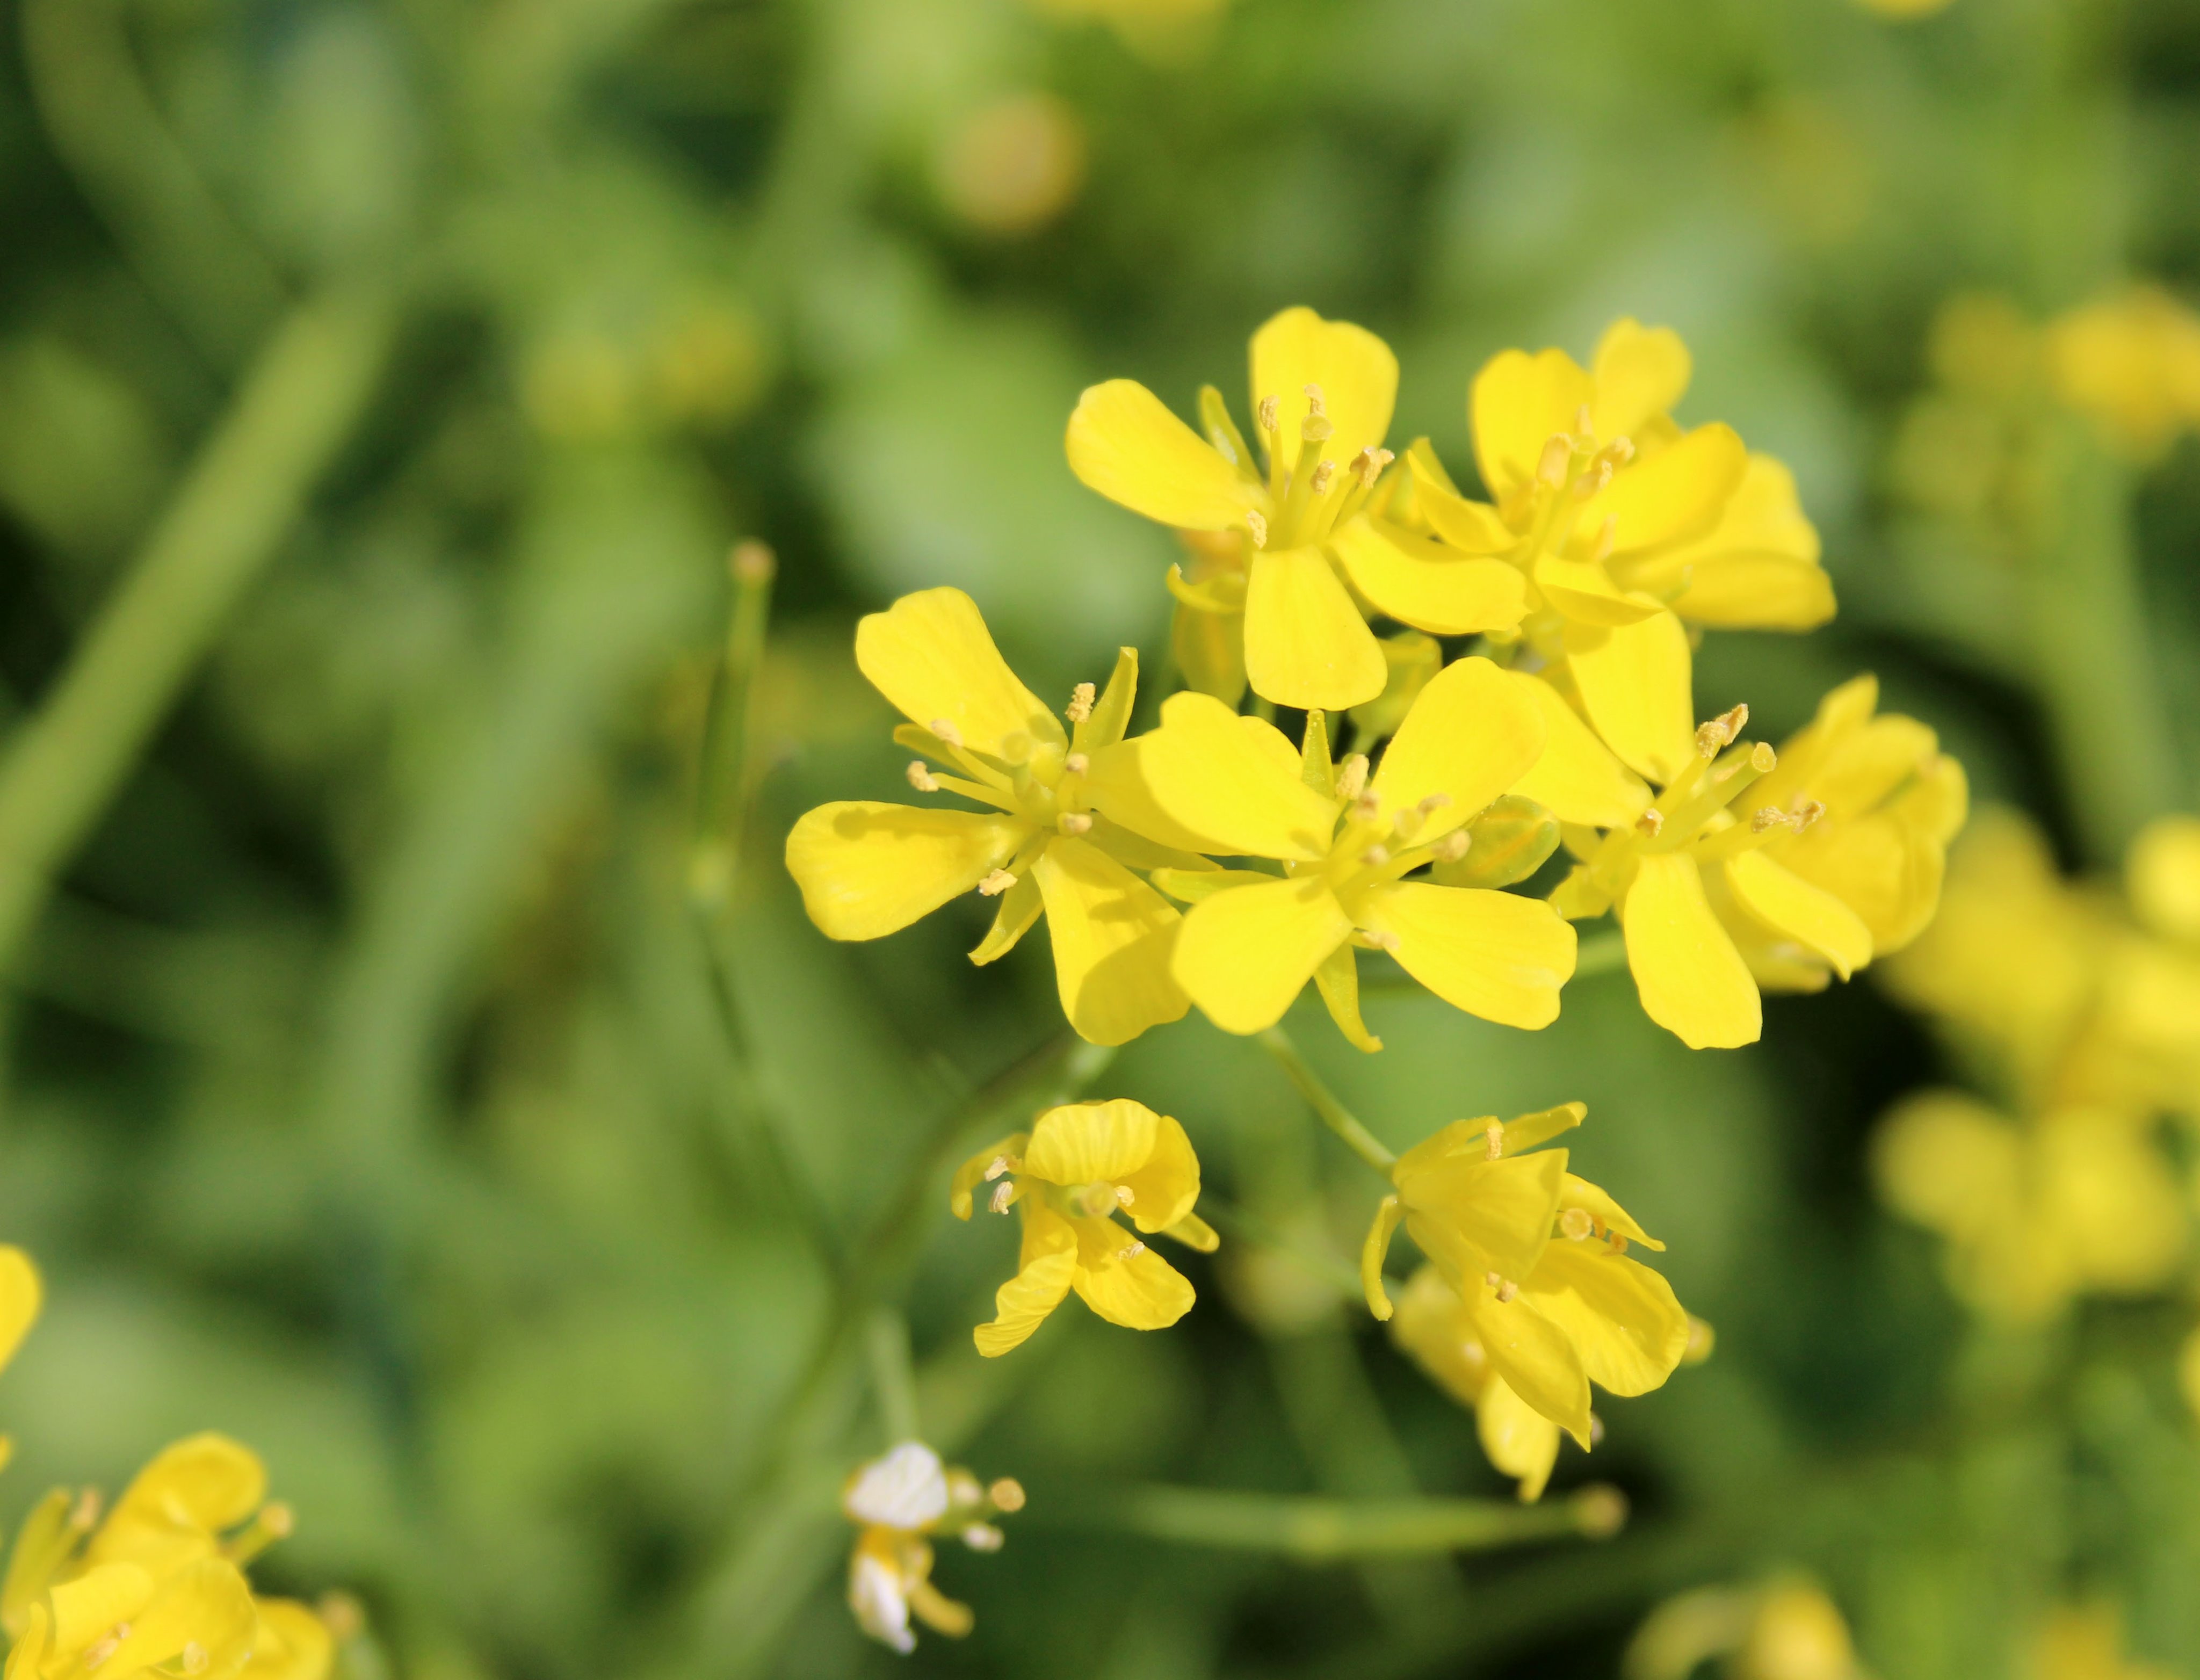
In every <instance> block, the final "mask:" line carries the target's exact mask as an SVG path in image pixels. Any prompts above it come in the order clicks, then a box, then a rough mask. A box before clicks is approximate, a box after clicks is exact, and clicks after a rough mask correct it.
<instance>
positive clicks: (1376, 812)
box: [1352, 787, 1383, 822]
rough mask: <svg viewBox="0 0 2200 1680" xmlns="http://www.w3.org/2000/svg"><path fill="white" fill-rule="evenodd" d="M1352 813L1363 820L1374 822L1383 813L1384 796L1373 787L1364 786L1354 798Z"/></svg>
mask: <svg viewBox="0 0 2200 1680" xmlns="http://www.w3.org/2000/svg"><path fill="white" fill-rule="evenodd" d="M1352 814H1353V815H1354V816H1355V817H1358V818H1359V819H1360V821H1361V822H1373V821H1374V820H1375V819H1376V818H1377V817H1380V816H1381V815H1382V814H1383V796H1382V795H1381V794H1379V793H1377V792H1376V791H1375V790H1374V789H1373V788H1372V787H1362V788H1361V789H1360V792H1359V793H1358V794H1357V795H1355V798H1354V799H1353V801H1352Z"/></svg>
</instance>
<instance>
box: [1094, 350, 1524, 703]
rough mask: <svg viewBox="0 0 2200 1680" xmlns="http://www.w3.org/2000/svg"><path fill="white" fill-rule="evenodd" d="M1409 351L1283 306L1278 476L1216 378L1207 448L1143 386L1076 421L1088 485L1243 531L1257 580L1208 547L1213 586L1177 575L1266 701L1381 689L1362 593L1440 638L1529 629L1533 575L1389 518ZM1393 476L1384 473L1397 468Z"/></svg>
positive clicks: (1180, 523)
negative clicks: (1394, 440) (1394, 413)
mask: <svg viewBox="0 0 2200 1680" xmlns="http://www.w3.org/2000/svg"><path fill="white" fill-rule="evenodd" d="M1397 390H1398V362H1397V358H1396V357H1395V356H1394V355H1392V354H1390V347H1389V346H1387V345H1386V344H1384V342H1383V341H1382V340H1381V339H1379V338H1378V337H1375V336H1374V335H1373V334H1372V333H1371V332H1368V331H1366V330H1364V329H1363V328H1360V327H1357V326H1353V325H1349V324H1348V323H1346V322H1343V321H1325V320H1324V319H1322V318H1321V317H1320V316H1319V315H1317V314H1315V313H1314V311H1313V310H1311V309H1305V308H1296V309H1286V310H1285V311H1284V313H1281V314H1279V315H1278V316H1276V317H1275V318H1274V319H1272V320H1270V321H1269V322H1268V323H1267V325H1264V326H1262V327H1261V330H1260V331H1258V332H1256V333H1255V334H1254V335H1253V344H1252V400H1253V413H1254V420H1255V431H1256V432H1257V433H1258V435H1259V436H1260V439H1261V450H1262V454H1263V457H1264V459H1265V460H1266V464H1267V465H1266V471H1262V470H1261V466H1260V465H1257V464H1256V463H1255V460H1254V457H1253V452H1252V451H1251V449H1250V448H1248V447H1247V445H1246V442H1245V439H1244V436H1243V434H1242V433H1240V432H1239V431H1238V430H1237V424H1236V423H1235V422H1234V421H1233V420H1232V419H1231V417H1230V412H1229V408H1228V407H1227V405H1226V403H1225V402H1224V401H1223V400H1222V395H1221V393H1220V392H1219V391H1217V390H1216V389H1214V387H1213V386H1211V385H1210V386H1208V387H1207V388H1205V389H1202V391H1201V393H1200V401H1199V408H1200V421H1201V424H1202V427H1203V428H1204V430H1205V432H1206V436H1204V437H1203V438H1202V436H1200V435H1199V434H1198V433H1197V432H1195V431H1193V430H1192V429H1191V427H1190V426H1187V425H1186V424H1185V423H1184V422H1183V421H1181V420H1179V419H1177V417H1176V416H1175V415H1174V414H1173V413H1170V412H1169V410H1168V409H1167V407H1165V406H1164V405H1163V403H1162V402H1161V399H1160V398H1159V397H1157V396H1156V395H1154V394H1153V393H1152V392H1151V391H1150V390H1148V389H1146V388H1145V387H1144V385H1141V384H1138V383H1136V382H1134V381H1132V380H1129V379H1111V380H1109V381H1108V382H1107V383H1105V384H1100V385H1095V386H1093V387H1091V389H1089V390H1087V391H1086V392H1085V394H1084V395H1083V396H1082V397H1081V398H1080V400H1079V401H1078V405H1077V409H1076V412H1075V413H1073V414H1072V415H1071V416H1070V417H1069V427H1068V436H1067V438H1066V447H1067V449H1068V455H1069V464H1070V466H1071V468H1072V469H1073V470H1074V471H1075V472H1076V474H1077V476H1078V477H1080V478H1081V479H1083V480H1084V481H1085V483H1086V484H1087V485H1089V486H1091V488H1092V489H1095V490H1097V491H1098V492H1100V494H1101V495H1104V496H1107V497H1109V499H1110V500H1115V501H1118V502H1120V503H1121V504H1122V505H1123V506H1126V507H1128V508H1131V509H1132V510H1133V511H1134V512H1139V513H1143V514H1144V515H1145V516H1146V517H1147V518H1152V519H1158V520H1160V521H1161V523H1162V524H1168V525H1173V526H1176V527H1178V528H1179V529H1182V530H1193V531H1212V532H1223V531H1229V532H1238V533H1243V536H1244V537H1245V538H1246V540H1247V546H1246V547H1243V549H1241V551H1240V553H1241V555H1242V558H1243V562H1244V564H1243V570H1242V571H1231V570H1228V569H1226V564H1225V560H1226V555H1225V551H1224V550H1222V549H1221V548H1220V547H1216V548H1214V549H1213V550H1210V551H1209V555H1208V558H1209V559H1210V562H1211V563H1210V565H1209V566H1208V568H1207V571H1208V576H1207V577H1205V578H1204V579H1203V580H1202V581H1200V582H1197V583H1195V582H1191V581H1189V580H1187V579H1185V577H1182V576H1181V574H1180V573H1179V572H1178V571H1172V572H1171V574H1170V580H1169V581H1170V588H1171V589H1172V590H1173V593H1174V594H1175V595H1176V597H1177V600H1178V602H1179V605H1180V606H1182V607H1183V608H1185V609H1186V610H1189V611H1191V612H1204V613H1208V614H1211V615H1214V617H1215V618H1217V619H1218V620H1219V621H1220V626H1221V627H1222V628H1220V629H1218V630H1217V631H1215V632H1214V633H1217V634H1221V633H1226V627H1227V626H1228V625H1229V624H1231V623H1237V624H1238V625H1239V626H1240V634H1241V635H1242V637H1243V648H1244V667H1245V672H1246V676H1247V678H1248V680H1249V682H1251V684H1252V687H1253V692H1254V693H1255V694H1259V695H1261V696H1262V697H1263V698H1265V699H1267V700H1273V701H1274V702H1275V703H1276V704H1278V705H1291V706H1302V707H1308V708H1314V707H1319V708H1323V709H1325V710H1330V711H1342V710H1343V709H1345V708H1347V707H1349V706H1355V705H1360V704H1361V703H1363V702H1365V701H1367V700H1373V699H1374V698H1375V697H1376V696H1377V695H1378V694H1381V693H1382V692H1383V688H1384V682H1385V681H1386V679H1387V677H1388V675H1389V667H1388V665H1387V664H1386V662H1385V661H1384V657H1383V651H1382V649H1381V647H1379V646H1378V643H1377V641H1376V639H1375V635H1374V633H1373V632H1372V630H1370V629H1368V628H1367V624H1366V620H1365V618H1363V616H1362V612H1361V608H1360V606H1359V605H1358V604H1357V602H1356V601H1355V594H1357V595H1358V597H1359V598H1360V600H1365V601H1366V603H1367V604H1368V606H1369V607H1370V608H1371V609H1372V610H1373V611H1376V612H1383V613H1387V614H1389V615H1390V617H1391V618H1396V619H1398V620H1400V621H1401V623H1407V624H1410V625H1413V627H1415V628H1416V629H1423V630H1427V631H1431V632H1432V633H1434V634H1436V635H1466V634H1469V633H1471V632H1475V631H1484V630H1505V631H1509V630H1511V629H1513V628H1514V627H1516V626H1517V625H1518V623H1519V622H1520V618H1521V614H1522V613H1523V612H1524V611H1525V610H1526V604H1527V597H1526V592H1525V590H1524V588H1523V587H1522V583H1521V579H1520V577H1519V574H1518V572H1517V571H1514V570H1513V569H1512V567H1510V566H1508V565H1504V564H1503V563H1501V562H1500V561H1497V560H1494V559H1487V558H1478V557H1474V556H1470V555H1467V554H1464V553H1460V552H1458V551H1457V550H1455V549H1454V548H1451V547H1448V546H1447V545H1445V544H1443V543H1442V542H1440V541H1436V539H1435V538H1433V537H1429V536H1419V535H1417V534H1415V533H1413V532H1412V531H1409V530H1404V529H1402V528H1401V527H1399V526H1397V525H1395V524H1392V523H1391V522H1390V521H1389V520H1387V519H1385V518H1381V517H1379V510H1380V509H1382V508H1383V507H1384V506H1387V500H1388V497H1389V495H1390V491H1391V489H1393V488H1394V486H1395V483H1396V482H1397V475H1395V474H1390V473H1389V468H1390V465H1391V462H1392V461H1393V460H1394V459H1395V457H1394V456H1393V455H1392V454H1391V453H1390V451H1389V450H1388V449H1385V448H1383V447H1382V445H1383V439H1384V434H1385V433H1386V432H1387V431H1388V430H1389V429H1390V414H1391V409H1392V407H1394V405H1395V401H1396V397H1397ZM1386 475H1387V476H1386Z"/></svg>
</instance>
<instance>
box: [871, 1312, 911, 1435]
mask: <svg viewBox="0 0 2200 1680" xmlns="http://www.w3.org/2000/svg"><path fill="white" fill-rule="evenodd" d="M869 1344H870V1354H871V1389H872V1391H873V1393H874V1395H875V1396H876V1398H877V1400H878V1402H879V1424H880V1426H881V1428H882V1429H883V1430H884V1431H886V1445H888V1446H889V1447H895V1446H899V1445H900V1444H901V1443H903V1442H904V1441H920V1440H922V1439H923V1438H924V1431H923V1429H922V1426H921V1425H920V1424H919V1422H918V1420H917V1414H916V1372H915V1371H914V1370H912V1369H911V1368H910V1360H909V1326H908V1324H907V1323H906V1322H905V1321H904V1320H903V1318H902V1315H901V1314H899V1313H898V1312H896V1311H894V1309H893V1308H891V1307H878V1308H873V1309H872V1312H871V1326H870V1337H869Z"/></svg>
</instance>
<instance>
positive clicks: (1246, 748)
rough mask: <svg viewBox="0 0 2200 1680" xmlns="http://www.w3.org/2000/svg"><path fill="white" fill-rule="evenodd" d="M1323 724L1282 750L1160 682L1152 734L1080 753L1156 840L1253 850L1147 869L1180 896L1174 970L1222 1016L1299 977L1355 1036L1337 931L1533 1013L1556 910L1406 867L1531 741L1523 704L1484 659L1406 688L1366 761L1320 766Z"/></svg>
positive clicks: (1552, 1010) (1242, 1010)
mask: <svg viewBox="0 0 2200 1680" xmlns="http://www.w3.org/2000/svg"><path fill="white" fill-rule="evenodd" d="M1324 728H1325V726H1318V725H1316V724H1315V723H1313V722H1312V721H1311V720H1310V721H1309V724H1308V731H1307V737H1306V744H1305V747H1304V749H1303V750H1302V751H1295V750H1294V749H1293V748H1292V746H1291V745H1290V741H1289V740H1286V739H1285V738H1284V735H1282V733H1281V732H1280V731H1278V730H1277V729H1274V728H1273V726H1271V725H1269V724H1267V723H1262V722H1261V721H1260V720H1258V719H1256V718H1249V717H1237V715H1236V714H1234V713H1232V711H1230V710H1229V709H1228V708H1227V707H1226V706H1224V705H1221V704H1220V702H1219V701H1217V700H1213V699H1211V698H1209V697H1208V696H1207V695H1204V694H1176V695H1173V696H1172V697H1171V698H1170V699H1169V700H1168V702H1167V704H1166V705H1164V706H1163V707H1162V708H1161V727H1160V728H1159V729H1156V730H1155V731H1154V732H1153V733H1152V734H1150V735H1141V736H1139V737H1138V738H1137V739H1135V740H1129V741H1126V742H1124V743H1123V744H1122V745H1121V746H1119V747H1116V748H1115V749H1113V751H1112V752H1109V753H1104V754H1095V755H1094V758H1093V764H1092V781H1093V785H1094V787H1095V788H1096V789H1097V797H1098V798H1099V799H1101V801H1102V803H1103V805H1104V806H1105V808H1106V809H1108V810H1109V811H1120V812H1121V813H1122V815H1123V819H1124V820H1125V821H1126V822H1131V823H1132V825H1133V826H1135V827H1138V828H1140V829H1141V830H1142V831H1143V832H1144V833H1147V834H1151V835H1153V836H1154V837H1155V838H1156V839H1158V840H1164V841H1166V842H1167V843H1169V844H1172V845H1175V846H1179V847H1183V848H1185V849H1187V850H1197V851H1200V852H1214V853H1217V854H1224V853H1226V854H1232V855H1235V856H1239V857H1245V858H1269V859H1273V860H1275V861H1277V862H1279V863H1282V864H1283V867H1284V873H1283V874H1282V875H1280V876H1278V875H1274V874H1272V873H1267V872H1264V871H1261V870H1255V869H1224V870H1219V871H1215V870H1209V871H1197V872H1195V871H1179V870H1169V871H1163V872H1157V873H1156V875H1155V877H1154V880H1155V882H1156V885H1158V886H1160V887H1162V888H1163V889H1164V890H1165V891H1167V892H1170V893H1175V894H1178V895H1179V896H1180V897H1182V898H1184V899H1187V900H1188V901H1191V902H1192V907H1191V910H1189V911H1188V912H1187V913H1186V914H1185V920H1184V927H1183V929H1182V931H1181V932H1180V933H1179V934H1178V936H1177V944H1176V956H1175V960H1174V964H1173V973H1174V975H1175V976H1176V980H1177V982H1178V984H1179V985H1180V986H1182V987H1183V988H1184V990H1185V992H1186V993H1187V994H1188V995H1189V996H1190V997H1191V998H1192V1000H1193V1001H1194V1002H1196V1003H1197V1004H1198V1005H1199V1006H1200V1008H1201V1009H1202V1010H1204V1011H1205V1012H1206V1014H1207V1016H1208V1019H1210V1020H1211V1021H1214V1024H1215V1025H1216V1026H1218V1027H1222V1028H1223V1029H1224V1030H1225V1031H1226V1032H1231V1033H1257V1032H1260V1031H1261V1030H1263V1029H1264V1028H1266V1027H1271V1026H1273V1024H1274V1023H1275V1022H1276V1021H1278V1019H1280V1018H1281V1016H1283V1013H1284V1010H1287V1009H1289V1008H1290V1004H1291V1001H1292V999H1294V998H1296V997H1297V996H1298V994H1299V992H1300V991H1301V989H1302V987H1304V986H1305V985H1306V983H1307V981H1308V980H1310V979H1311V980H1315V981H1317V982H1318V983H1319V986H1320V987H1321V992H1322V996H1323V998H1324V999H1325V1001H1326V1002H1327V1003H1328V1004H1329V1007H1330V1011H1331V1015H1332V1016H1334V1017H1335V1019H1336V1020H1337V1025H1338V1026H1339V1027H1341V1028H1342V1029H1343V1032H1344V1033H1345V1035H1346V1037H1348V1038H1349V1039H1351V1040H1352V1042H1353V1043H1354V1044H1355V1045H1359V1046H1360V1048H1361V1049H1362V1050H1375V1049H1378V1048H1379V1047H1380V1043H1379V1041H1378V1040H1377V1039H1374V1038H1372V1036H1370V1035H1369V1033H1367V1030H1366V1027H1364V1026H1363V1025H1362V1024H1361V1022H1360V1007H1359V981H1358V978H1357V973H1356V970H1355V967H1354V961H1355V959H1354V957H1353V948H1354V946H1355V945H1367V946H1371V947H1374V948H1378V949H1381V950H1384V951H1389V952H1390V954H1391V955H1392V956H1393V957H1396V958H1397V960H1398V963H1399V964H1400V965H1401V967H1403V968H1404V969H1405V970H1406V971H1407V973H1408V974H1410V975H1413V978H1414V979H1416V980H1419V981H1420V982H1421V984H1423V985H1424V986H1427V987H1428V988H1429V990H1431V992H1435V993H1436V995H1437V996H1438V997H1440V998H1443V999H1444V1000H1445V1001H1446V1002H1448V1003H1449V1004H1453V1005H1454V1006H1455V1007H1457V1008H1460V1009H1463V1010H1467V1011H1468V1012H1469V1013H1471V1014H1474V1015H1479V1016H1483V1017H1484V1018H1485V1019H1488V1020H1491V1021H1503V1022H1505V1023H1507V1025H1509V1026H1514V1027H1542V1026H1546V1025H1548V1023H1549V1022H1550V1021H1552V1020H1553V1018H1554V1017H1556V1016H1557V1015H1558V1012H1559V987H1560V986H1563V985H1564V984H1565V981H1566V980H1567V979H1568V978H1569V977H1570V976H1571V975H1572V973H1573V967H1574V935H1573V930H1572V929H1571V928H1569V927H1567V926H1566V925H1565V922H1563V921H1561V920H1560V919H1559V917H1558V916H1555V915H1554V914H1553V913H1552V911H1551V909H1550V907H1549V906H1548V905H1547V904H1541V903H1538V902H1537V901H1536V900H1534V899H1525V898H1522V897H1519V896H1518V895H1517V894H1512V893H1501V892H1495V891H1489V890H1487V889H1483V888H1475V887H1444V886H1439V885H1437V884H1436V883H1435V882H1433V881H1419V880H1413V881H1409V880H1406V879H1404V877H1405V876H1407V875H1409V874H1411V873H1412V872H1413V871H1415V870H1417V869H1420V868H1421V867H1422V866H1424V865H1425V864H1429V863H1438V862H1442V861H1446V860H1456V859H1458V858H1460V857H1462V856H1464V855H1465V854H1466V852H1468V850H1469V835H1468V832H1467V825H1468V824H1469V823H1470V822H1472V820H1473V819H1474V818H1475V817H1477V815H1478V814H1479V813H1480V812H1482V811H1483V810H1484V809H1486V808H1487V807H1488V806H1489V805H1491V804H1492V802H1494V801H1495V800H1496V799H1498V798H1499V796H1500V795H1501V794H1503V793H1505V792H1506V791H1507V789H1508V788H1509V787H1512V785H1513V784H1514V783H1515V782H1517V781H1518V780H1519V779H1520V778H1521V776H1523V775H1524V774H1525V773H1526V772H1527V770H1529V769H1530V767H1531V766H1532V765H1533V764H1535V762H1536V758H1537V756H1538V755H1539V754H1540V753H1541V752H1542V746H1543V735H1544V724H1543V720H1542V715H1541V713H1540V712H1539V711H1538V710H1537V709H1536V705H1534V704H1533V703H1532V701H1531V700H1529V699H1528V698H1526V697H1525V696H1524V694H1523V692H1522V690H1521V688H1519V686H1518V683H1517V682H1515V681H1514V679H1513V678H1512V676H1510V675H1509V674H1508V673H1507V672H1505V671H1502V670H1499V669H1498V668H1497V667H1496V666H1495V665H1494V664H1490V662H1489V660H1487V659H1462V660H1460V661H1459V662H1458V663H1456V664H1453V665H1450V666H1448V667H1447V668H1446V669H1445V670H1443V671H1442V673H1441V674H1439V675H1438V676H1436V678H1435V679H1434V680H1433V681H1431V682H1430V683H1429V684H1428V685H1427V687H1425V688H1423V689H1422V691H1421V693H1420V695H1419V698H1418V699H1417V700H1415V701H1414V702H1413V709H1412V711H1410V712H1409V713H1408V714H1407V717H1406V720H1405V722H1404V723H1401V725H1400V726H1399V728H1398V733H1397V735H1396V736H1395V739H1394V740H1392V741H1391V743H1390V747H1389V750H1388V751H1387V752H1384V756H1383V762H1382V765H1381V768H1380V769H1378V770H1376V772H1375V773H1374V776H1373V778H1372V780H1370V779H1369V777H1368V775H1367V761H1366V759H1365V758H1361V757H1359V756H1357V755H1355V756H1354V757H1353V758H1349V759H1347V760H1346V761H1345V763H1344V764H1343V766H1341V767H1339V769H1338V770H1337V772H1336V773H1332V770H1331V764H1330V762H1329V756H1328V750H1327V746H1326V735H1325V733H1324V732H1323V731H1324Z"/></svg>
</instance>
